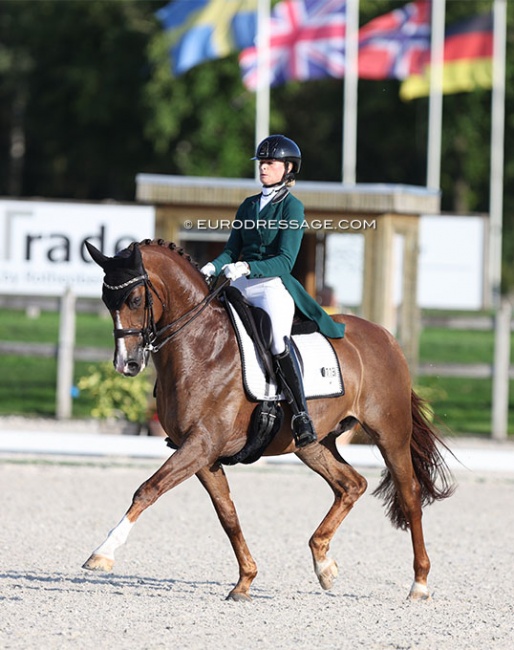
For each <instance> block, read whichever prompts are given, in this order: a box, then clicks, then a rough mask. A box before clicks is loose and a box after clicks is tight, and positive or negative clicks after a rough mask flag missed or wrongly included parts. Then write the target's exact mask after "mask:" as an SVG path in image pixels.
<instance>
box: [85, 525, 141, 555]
mask: <svg viewBox="0 0 514 650" xmlns="http://www.w3.org/2000/svg"><path fill="white" fill-rule="evenodd" d="M133 525H134V524H133V523H132V522H131V521H129V520H128V519H127V517H123V519H122V520H121V521H120V523H119V524H118V525H117V526H116V527H115V528H113V529H112V530H111V532H110V533H109V534H108V535H107V539H106V540H105V542H103V544H100V546H99V547H98V548H97V549H95V550H94V552H93V555H102V556H103V557H107V558H109V559H110V560H114V551H115V550H116V549H117V548H119V547H120V546H122V545H123V544H125V542H126V541H127V537H128V536H129V533H130V531H131V529H132V526H133Z"/></svg>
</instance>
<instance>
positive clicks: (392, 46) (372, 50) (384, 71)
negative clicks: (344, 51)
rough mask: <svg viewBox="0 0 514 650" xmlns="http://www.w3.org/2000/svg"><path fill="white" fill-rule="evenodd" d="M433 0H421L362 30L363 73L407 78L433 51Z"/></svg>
mask: <svg viewBox="0 0 514 650" xmlns="http://www.w3.org/2000/svg"><path fill="white" fill-rule="evenodd" d="M430 7H431V0H417V2H411V3H410V4H407V5H405V6H404V7H402V8H401V9H395V10H394V11H391V12H390V13H388V14H385V15H383V16H379V17H378V18H375V19H374V20H372V21H371V22H369V23H368V24H367V25H364V27H361V29H360V30H359V77H361V78H363V79H406V78H407V77H408V76H409V75H411V74H414V73H416V72H419V71H420V70H422V68H423V62H424V61H425V57H426V54H427V52H430Z"/></svg>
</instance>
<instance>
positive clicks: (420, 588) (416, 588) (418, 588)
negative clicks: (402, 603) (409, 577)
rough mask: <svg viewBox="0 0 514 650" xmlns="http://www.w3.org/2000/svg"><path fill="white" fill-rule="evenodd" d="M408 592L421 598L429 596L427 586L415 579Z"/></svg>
mask: <svg viewBox="0 0 514 650" xmlns="http://www.w3.org/2000/svg"><path fill="white" fill-rule="evenodd" d="M410 593H411V595H414V596H418V597H422V598H429V596H430V592H429V591H428V587H427V586H426V585H422V584H421V583H420V582H416V581H414V582H413V583H412V587H411V588H410Z"/></svg>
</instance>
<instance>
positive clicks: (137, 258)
mask: <svg viewBox="0 0 514 650" xmlns="http://www.w3.org/2000/svg"><path fill="white" fill-rule="evenodd" d="M130 260H131V261H132V264H133V268H135V269H138V268H140V267H142V266H143V258H142V256H141V251H140V250H139V246H138V245H137V244H134V248H133V249H132V255H131V256H130Z"/></svg>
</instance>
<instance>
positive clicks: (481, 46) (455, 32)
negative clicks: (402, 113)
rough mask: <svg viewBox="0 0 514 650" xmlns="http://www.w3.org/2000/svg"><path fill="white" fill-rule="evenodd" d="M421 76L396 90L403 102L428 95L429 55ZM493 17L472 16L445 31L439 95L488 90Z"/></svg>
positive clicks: (489, 85) (490, 77)
mask: <svg viewBox="0 0 514 650" xmlns="http://www.w3.org/2000/svg"><path fill="white" fill-rule="evenodd" d="M425 58H426V62H425V66H424V69H423V72H422V73H421V74H419V75H412V76H411V77H408V78H407V79H406V80H405V81H404V82H403V83H402V85H401V87H400V97H401V98H402V99H403V100H405V101H410V100H411V99H416V98H417V97H426V96H427V95H429V93H430V53H429V52H427V53H426V56H425ZM492 61H493V14H492V12H489V13H487V14H481V15H478V16H473V17H472V18H468V19H466V20H463V21H461V22H458V23H455V24H454V25H451V26H450V27H448V28H447V30H446V34H445V39H444V62H443V94H445V95H449V94H452V93H469V92H472V91H473V90H475V89H476V88H491V87H492Z"/></svg>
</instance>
